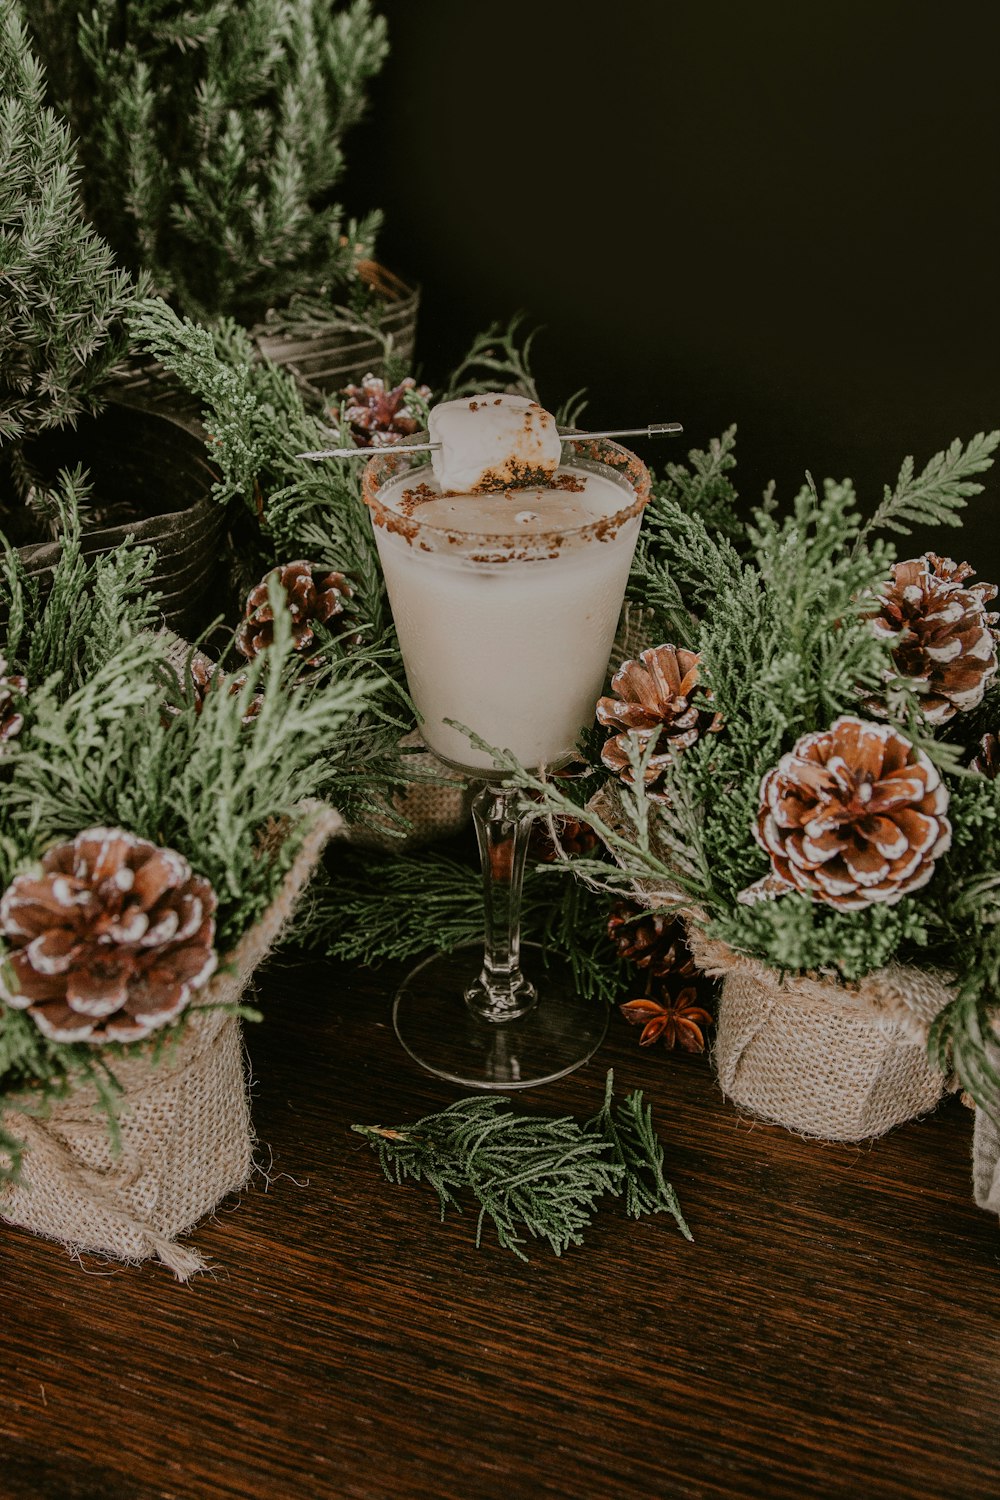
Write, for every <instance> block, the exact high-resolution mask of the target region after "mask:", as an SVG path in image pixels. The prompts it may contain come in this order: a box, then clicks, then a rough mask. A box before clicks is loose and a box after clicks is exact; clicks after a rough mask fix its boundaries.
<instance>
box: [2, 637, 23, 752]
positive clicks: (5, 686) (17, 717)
mask: <svg viewBox="0 0 1000 1500" xmlns="http://www.w3.org/2000/svg"><path fill="white" fill-rule="evenodd" d="M27 691H28V682H27V678H25V677H21V676H20V675H19V674H17V673H15V672H11V673H8V671H7V663H6V661H5V660H4V658H3V657H2V656H0V749H2V747H3V745H4V742H5V741H7V740H13V739H16V738H17V736H18V735H19V734H20V733H21V730H22V728H23V727H24V715H23V714H22V713H21V711H20V708H19V706H18V699H20V698H23V697H24V695H25V693H26V692H27Z"/></svg>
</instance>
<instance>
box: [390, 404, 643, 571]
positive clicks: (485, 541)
mask: <svg viewBox="0 0 1000 1500" xmlns="http://www.w3.org/2000/svg"><path fill="white" fill-rule="evenodd" d="M559 436H560V438H561V439H562V441H563V443H564V444H565V443H572V444H573V445H574V457H581V458H583V459H584V460H585V462H584V464H581V465H580V467H581V468H582V469H583V470H584V472H586V465H587V462H589V463H593V464H600V465H601V466H602V467H603V468H606V469H611V470H612V471H614V472H615V474H616V475H618V476H619V477H620V478H622V479H624V480H625V481H626V482H627V484H628V485H629V486H630V488H631V490H632V499H631V500H630V501H629V502H628V504H627V505H623V506H622V508H621V509H620V510H617V511H615V512H614V513H613V514H612V515H610V516H597V517H596V518H595V519H593V520H590V521H585V522H583V524H582V525H580V526H563V527H554V528H550V529H547V530H541V531H529V530H527V529H526V528H519V529H518V530H517V531H456V530H455V529H454V528H452V527H448V526H440V525H437V526H436V525H434V524H433V523H432V522H429V521H420V520H418V519H417V518H416V517H415V516H404V515H401V514H400V512H399V511H397V510H392V509H391V508H390V507H389V506H388V505H386V504H384V503H383V501H382V500H381V499H380V498H379V492H380V491H381V490H382V489H384V488H385V486H386V485H387V484H388V483H389V482H390V480H393V479H395V478H397V476H398V475H400V474H403V473H406V472H407V470H409V469H418V468H425V467H427V465H428V462H429V459H428V457H427V455H424V454H419V455H418V454H415V453H394V452H393V449H392V447H391V446H387V447H385V448H383V449H381V450H380V451H379V452H378V453H376V454H375V455H374V456H373V457H372V458H370V459H369V460H368V462H367V463H366V464H365V467H364V470H363V472H362V476H361V496H362V499H363V500H364V503H365V505H366V506H367V507H368V509H369V510H370V511H371V514H372V521H373V522H374V524H375V525H376V526H384V527H385V529H386V530H387V531H391V532H395V533H396V534H398V535H399V536H401V537H403V538H404V539H405V540H406V541H408V542H410V543H413V542H414V541H417V540H418V539H419V538H420V537H421V536H422V535H423V536H431V537H434V538H435V539H437V540H438V541H439V542H443V543H444V544H445V545H446V546H452V547H456V548H457V547H463V548H468V547H476V548H479V549H482V548H490V547H492V548H496V549H498V550H503V549H507V550H509V549H510V548H511V546H512V545H516V546H517V547H518V548H524V549H525V550H528V551H534V550H537V549H539V548H543V547H547V548H549V549H552V548H557V547H560V546H561V545H562V544H563V543H564V542H571V541H572V542H576V541H587V540H590V539H591V538H593V539H594V540H596V541H606V540H610V539H611V538H613V537H614V536H615V534H616V533H617V531H618V530H619V529H620V528H621V527H622V526H624V525H625V523H626V521H630V520H631V519H632V518H633V517H634V516H637V515H639V514H640V513H641V512H642V511H643V510H644V509H645V508H646V506H647V505H648V504H649V499H650V493H651V478H650V473H649V469H648V467H647V466H646V464H644V463H643V461H642V459H641V458H639V457H638V455H637V454H635V453H633V452H632V451H631V449H629V448H623V447H622V445H621V444H620V443H615V442H613V441H612V440H611V439H610V438H587V437H581V438H579V439H577V438H575V437H574V435H573V433H572V432H561V433H560V434H559ZM426 438H427V434H426V433H414V434H413V435H412V437H408V438H407V441H408V442H415V443H419V442H424V441H426ZM561 467H566V468H572V467H573V463H572V461H571V462H569V463H568V464H564V465H561ZM530 488H540V486H530Z"/></svg>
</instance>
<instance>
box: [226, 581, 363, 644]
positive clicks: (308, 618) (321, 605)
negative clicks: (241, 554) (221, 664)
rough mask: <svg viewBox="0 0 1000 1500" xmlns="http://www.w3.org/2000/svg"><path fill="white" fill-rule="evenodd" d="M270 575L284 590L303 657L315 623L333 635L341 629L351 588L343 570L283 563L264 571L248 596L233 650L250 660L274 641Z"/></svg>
mask: <svg viewBox="0 0 1000 1500" xmlns="http://www.w3.org/2000/svg"><path fill="white" fill-rule="evenodd" d="M270 578H277V579H278V580H279V581H280V583H281V586H282V588H283V589H284V590H285V595H286V597H287V599H288V608H289V610H290V612H291V616H292V637H293V639H294V641H295V649H296V651H298V652H300V653H301V654H302V655H303V656H305V655H306V653H307V652H308V651H309V650H310V649H311V648H312V646H313V644H314V642H315V640H316V634H315V631H314V629H313V626H314V625H317V624H319V625H325V626H326V628H327V630H328V631H330V632H331V634H333V635H336V634H338V633H339V632H341V631H342V630H343V629H344V626H345V623H346V619H347V610H348V607H349V606H348V601H349V600H350V598H351V595H352V593H353V590H352V588H351V585H350V584H349V583H348V581H347V579H346V578H345V577H344V575H343V573H335V572H331V570H330V569H329V568H324V567H323V566H322V564H321V563H312V562H306V561H304V560H303V559H299V560H298V561H296V562H290V563H283V564H282V565H281V566H280V567H278V568H272V569H271V571H270V573H267V574H265V576H264V577H263V578H262V579H261V581H260V583H258V584H257V585H256V586H255V587H254V588H252V589H251V590H250V592H249V594H248V595H247V602H246V605H245V606H244V610H243V616H244V618H243V621H242V623H241V625H240V627H239V630H238V631H237V632H236V649H237V650H238V651H240V652H241V653H242V654H243V655H244V656H245V657H246V658H247V660H248V661H252V660H253V658H254V657H255V656H256V655H257V654H258V652H260V651H266V650H267V649H268V647H269V646H270V645H272V643H273V641H274V614H273V612H272V610H271V603H270V600H269V599H268V594H267V584H268V579H270ZM318 660H319V658H318V657H315V656H314V657H309V658H308V662H309V665H310V666H315V665H316V663H317V662H318Z"/></svg>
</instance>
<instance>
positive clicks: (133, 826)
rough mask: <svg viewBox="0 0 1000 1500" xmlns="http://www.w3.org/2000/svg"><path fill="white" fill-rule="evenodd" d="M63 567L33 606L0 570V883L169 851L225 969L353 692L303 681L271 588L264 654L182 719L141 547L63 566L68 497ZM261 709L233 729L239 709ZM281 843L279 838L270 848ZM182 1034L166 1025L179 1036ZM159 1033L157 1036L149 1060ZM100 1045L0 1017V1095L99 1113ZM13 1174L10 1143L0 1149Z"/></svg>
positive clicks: (341, 730) (75, 537)
mask: <svg viewBox="0 0 1000 1500" xmlns="http://www.w3.org/2000/svg"><path fill="white" fill-rule="evenodd" d="M65 503H66V506H67V530H66V534H65V537H64V543H63V548H62V555H61V558H60V561H59V563H58V564H57V566H56V569H55V575H54V578H53V580H52V587H51V591H50V593H49V594H48V597H47V599H43V598H42V597H41V596H40V593H39V587H38V582H37V580H34V579H28V578H25V576H24V575H23V572H22V568H21V564H20V561H19V559H18V557H17V554H16V553H14V552H13V551H12V550H11V549H10V548H7V549H6V551H5V553H4V558H3V564H2V568H0V613H2V614H3V615H4V616H5V617H6V618H7V620H8V622H9V623H8V626H7V630H6V636H5V639H4V640H3V642H2V645H0V653H2V654H3V655H4V656H5V657H6V660H7V663H8V668H9V670H11V671H18V672H20V673H23V674H24V675H25V676H26V677H27V679H28V689H27V694H26V696H25V698H24V699H23V700H22V701H21V702H20V703H19V708H20V709H21V711H22V712H23V713H24V718H25V723H24V727H23V728H22V730H21V733H20V735H19V736H18V738H17V739H16V740H14V741H11V742H9V743H8V744H7V746H6V747H5V753H4V756H3V764H2V767H0V775H2V778H3V783H4V784H3V797H2V798H0V884H2V885H7V884H8V883H9V882H10V880H11V879H12V878H13V877H14V875H16V874H17V873H18V872H20V871H21V870H24V869H26V868H30V867H31V865H32V863H33V862H34V861H35V860H37V859H38V858H39V857H40V856H41V854H42V853H43V852H44V850H45V849H46V848H47V847H48V846H49V845H51V844H52V843H53V842H57V841H60V840H63V839H67V838H71V837H73V836H74V835H75V834H77V833H79V832H81V831H82V830H83V829H85V828H88V827H96V826H106V827H123V828H127V829H129V830H130V831H131V832H133V833H135V834H137V835H139V836H140V837H143V838H147V839H150V840H152V841H153V842H154V843H157V844H160V845H163V846H167V847H171V848H174V849H177V850H178V851H179V852H180V853H181V854H183V855H184V856H185V858H187V859H188V861H189V862H190V863H191V865H192V867H193V868H194V869H195V870H197V871H198V872H199V873H200V874H202V875H204V876H206V877H207V878H208V880H210V881H211V883H212V886H213V887H214V889H215V892H216V895H217V897H218V903H219V904H218V911H217V922H216V946H217V948H218V950H219V951H220V952H221V953H223V954H225V953H227V952H229V951H230V950H231V949H232V947H233V946H234V944H235V943H236V942H237V941H238V939H239V938H240V937H241V936H242V934H243V933H244V932H245V931H246V930H247V929H248V928H249V927H250V926H251V924H252V923H253V922H254V921H255V920H256V919H257V918H258V917H259V916H260V915H261V913H262V912H263V911H264V909H265V908H266V907H267V905H268V904H269V903H270V901H271V900H272V899H273V897H274V895H275V894H276V892H277V890H278V887H279V885H280V882H281V880H282V878H283V876H284V874H285V872H286V870H287V868H288V867H289V865H290V863H291V860H292V859H293V857H294V855H295V852H296V849H297V846H298V839H299V837H300V836H301V834H302V832H304V825H303V823H302V819H301V815H300V814H299V813H298V812H297V811H296V809H297V808H298V807H299V804H300V803H301V802H302V801H303V799H305V798H309V797H316V796H324V795H329V796H330V797H331V798H332V799H335V798H336V795H337V782H338V775H339V774H340V772H341V770H342V767H341V766H340V765H339V763H338V760H337V757H336V756H335V755H333V756H322V755H320V756H317V754H316V746H317V745H336V744H337V742H338V741H339V740H341V739H342V738H343V737H344V736H345V735H346V734H349V732H350V730H351V726H352V723H353V722H354V721H355V720H356V719H357V717H358V715H359V714H360V713H361V712H362V711H363V710H364V709H365V707H366V705H367V700H368V698H369V696H371V694H372V692H373V690H374V685H373V682H372V681H371V679H370V677H366V676H364V675H363V674H361V673H358V672H351V671H345V672H344V673H343V674H342V675H341V676H338V674H337V672H336V670H335V669H334V668H332V667H331V668H329V669H328V671H327V673H326V675H325V676H322V675H321V676H319V677H318V678H317V677H315V676H313V677H307V676H304V675H303V672H302V667H301V662H300V659H299V658H298V657H297V656H296V654H295V651H294V644H293V641H292V637H291V627H290V623H289V616H288V612H287V610H286V609H284V607H283V603H284V601H283V598H282V596H281V592H280V589H279V588H278V587H277V586H272V598H271V604H272V607H273V609H274V615H275V637H274V644H273V646H272V647H271V649H270V650H269V651H267V652H266V653H262V654H261V655H260V656H259V657H258V658H257V659H256V660H255V661H254V662H252V663H251V664H250V665H249V666H248V667H247V668H246V682H245V685H244V686H243V687H242V688H241V689H240V690H239V691H238V692H236V693H233V694H231V693H229V692H228V691H225V690H224V689H218V688H217V689H213V690H210V691H209V692H208V693H207V694H206V695H205V698H204V702H203V703H201V704H199V703H198V702H197V701H196V698H195V695H194V692H193V689H192V688H191V686H190V684H189V683H187V682H185V680H184V673H183V672H181V673H180V675H178V672H177V671H176V670H175V669H174V668H173V667H172V666H170V665H169V664H168V660H167V652H168V650H169V648H170V638H169V637H168V636H166V635H164V634H162V633H154V632H153V631H152V630H151V629H150V628H149V627H150V625H151V622H152V615H153V613H154V612H155V604H156V601H155V596H154V597H150V596H149V595H148V593H147V580H148V577H149V573H150V571H151V566H152V558H151V555H150V554H149V553H148V552H147V551H146V550H144V549H137V550H135V549H130V548H127V547H121V548H118V549H116V551H114V552H112V553H110V554H108V555H107V556H104V557H101V558H97V559H95V560H93V561H86V560H84V559H83V558H82V557H81V555H80V540H79V530H78V526H77V525H76V524H75V521H74V518H73V514H72V508H71V498H70V495H69V491H67V496H66V499H65ZM257 693H259V694H260V695H261V696H262V702H261V706H260V711H259V713H258V714H257V716H256V717H254V718H252V719H251V720H250V721H249V722H248V723H244V722H243V719H244V714H245V713H246V710H247V706H248V704H249V702H250V699H251V698H252V697H253V696H254V695H255V694H257ZM278 829H284V830H286V832H287V836H286V837H284V838H283V839H278V838H275V836H274V835H275V832H276V830H278ZM178 1024H179V1025H181V1026H182V1025H183V1024H184V1019H183V1017H182V1018H181V1021H180V1022H179V1023H178ZM173 1032H174V1028H170V1029H169V1031H167V1032H165V1033H163V1035H162V1036H160V1037H159V1038H158V1041H157V1043H156V1045H157V1046H159V1045H162V1044H163V1041H164V1039H167V1040H169V1036H170V1035H172V1034H173ZM118 1055H119V1051H118V1049H116V1048H112V1047H108V1048H98V1049H95V1048H92V1047H88V1046H87V1045H85V1044H75V1045H65V1044H58V1043H53V1042H49V1041H47V1040H46V1039H45V1038H43V1037H42V1036H41V1034H40V1033H39V1032H38V1030H37V1027H36V1026H35V1024H34V1022H33V1021H32V1020H31V1019H30V1017H29V1016H28V1015H27V1014H26V1013H24V1012H18V1011H15V1010H12V1009H10V1008H9V1007H5V1006H0V1098H2V1099H3V1101H4V1104H7V1103H9V1102H11V1100H12V1099H13V1100H14V1102H15V1106H16V1107H29V1108H32V1109H34V1108H42V1107H44V1103H45V1100H46V1099H47V1098H49V1097H53V1096H55V1095H57V1094H59V1093H60V1092H62V1091H64V1090H65V1089H66V1088H67V1087H69V1086H70V1085H71V1083H72V1082H73V1081H74V1080H77V1079H80V1078H82V1077H86V1078H89V1079H91V1080H92V1081H94V1082H95V1083H96V1084H97V1085H98V1086H99V1088H100V1090H101V1095H102V1099H103V1101H104V1103H105V1104H106V1106H107V1107H108V1109H109V1110H113V1105H114V1096H115V1085H114V1058H115V1057H116V1056H118ZM0 1146H2V1148H3V1150H4V1151H5V1152H6V1153H7V1155H8V1157H9V1158H10V1160H9V1162H8V1167H7V1168H6V1169H3V1168H0V1175H2V1172H3V1170H16V1164H17V1163H16V1155H17V1152H16V1145H15V1144H14V1143H12V1142H11V1141H10V1140H9V1139H4V1141H2V1142H0Z"/></svg>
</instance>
